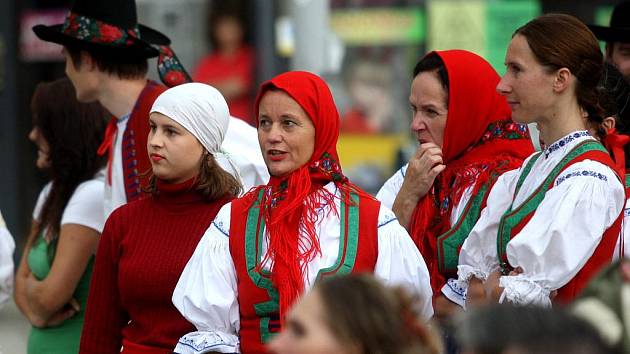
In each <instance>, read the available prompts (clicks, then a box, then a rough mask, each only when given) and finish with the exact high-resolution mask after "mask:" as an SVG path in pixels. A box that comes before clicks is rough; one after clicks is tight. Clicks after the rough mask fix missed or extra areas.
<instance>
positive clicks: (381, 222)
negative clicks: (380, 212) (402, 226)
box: [377, 212, 398, 228]
mask: <svg viewBox="0 0 630 354" xmlns="http://www.w3.org/2000/svg"><path fill="white" fill-rule="evenodd" d="M394 220H398V219H397V218H396V215H395V214H394V213H392V212H389V213H386V214H385V215H384V217H383V219H382V220H379V222H378V226H377V228H380V227H381V226H385V225H387V224H389V223H390V222H392V221H394Z"/></svg>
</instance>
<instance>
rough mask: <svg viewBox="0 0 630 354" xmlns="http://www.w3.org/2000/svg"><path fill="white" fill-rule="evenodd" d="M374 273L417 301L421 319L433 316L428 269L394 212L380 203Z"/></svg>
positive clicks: (426, 319)
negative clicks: (402, 288)
mask: <svg viewBox="0 0 630 354" xmlns="http://www.w3.org/2000/svg"><path fill="white" fill-rule="evenodd" d="M374 274H375V275H376V276H377V277H378V278H380V279H382V280H383V281H384V282H385V283H386V284H387V285H393V286H402V287H404V288H405V289H407V291H409V292H410V293H411V294H412V295H415V296H417V299H418V301H419V304H418V305H419V306H418V307H419V308H418V311H419V313H420V315H421V316H422V318H423V319H424V320H425V321H428V320H429V319H430V318H431V316H433V306H432V304H431V301H432V297H433V292H432V291H431V284H430V282H429V271H428V270H427V266H426V264H425V263H424V259H423V258H422V256H421V255H420V252H419V251H418V248H417V247H416V245H415V244H414V243H413V241H412V240H411V237H409V234H408V233H407V231H406V230H405V228H403V227H402V226H400V224H399V223H398V219H396V216H395V215H394V213H393V212H392V211H391V210H389V209H388V208H387V207H384V206H383V205H381V209H380V211H379V217H378V258H377V260H376V267H375V269H374Z"/></svg>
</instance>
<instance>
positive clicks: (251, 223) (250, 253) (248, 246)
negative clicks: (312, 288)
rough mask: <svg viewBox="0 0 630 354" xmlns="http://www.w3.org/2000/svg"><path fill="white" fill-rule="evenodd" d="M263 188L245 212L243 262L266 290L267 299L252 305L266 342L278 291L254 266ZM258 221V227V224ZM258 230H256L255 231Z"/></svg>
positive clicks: (260, 231) (262, 220)
mask: <svg viewBox="0 0 630 354" xmlns="http://www.w3.org/2000/svg"><path fill="white" fill-rule="evenodd" d="M263 193H264V190H261V191H260V193H259V194H258V199H257V200H256V201H255V202H254V203H253V205H252V206H251V207H250V208H249V211H248V212H247V224H246V228H245V262H246V265H247V274H249V277H250V278H251V280H252V282H253V283H254V284H256V286H257V287H259V288H262V289H265V290H267V293H268V294H269V299H270V300H269V301H265V302H261V303H258V304H255V305H254V310H255V311H256V315H257V316H258V317H260V340H261V342H262V343H267V342H268V341H269V340H270V339H271V338H272V336H273V334H272V333H271V332H270V331H269V321H270V319H271V315H272V314H274V313H278V311H280V301H279V299H280V296H279V294H278V291H277V290H276V289H275V288H274V287H273V283H272V282H271V279H269V278H266V277H264V276H263V275H262V274H260V273H259V272H258V271H256V266H257V265H258V263H259V259H258V250H259V249H260V248H261V247H262V240H263V236H264V234H263V230H264V229H265V218H261V217H260V208H259V204H260V200H261V198H262V195H263ZM258 223H260V227H259V225H258ZM257 230H258V232H257ZM257 241H258V242H257Z"/></svg>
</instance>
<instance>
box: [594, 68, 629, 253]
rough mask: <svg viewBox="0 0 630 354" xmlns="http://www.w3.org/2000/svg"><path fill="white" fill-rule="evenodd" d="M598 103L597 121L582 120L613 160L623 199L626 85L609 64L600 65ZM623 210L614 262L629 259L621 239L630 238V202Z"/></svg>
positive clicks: (626, 148) (626, 165)
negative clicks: (598, 114) (600, 110)
mask: <svg viewBox="0 0 630 354" xmlns="http://www.w3.org/2000/svg"><path fill="white" fill-rule="evenodd" d="M599 103H600V106H601V107H602V109H603V110H604V114H603V115H602V117H601V121H600V120H589V119H587V117H585V118H584V120H585V122H586V125H587V128H588V130H589V132H590V133H591V135H592V136H594V137H595V138H597V139H598V140H599V141H600V142H601V143H602V144H604V146H605V147H606V150H608V152H609V153H610V155H611V157H612V158H613V160H614V162H615V168H616V171H617V174H618V175H619V176H620V177H622V178H623V179H624V182H625V185H624V186H625V187H626V198H627V197H628V196H629V195H630V188H629V186H630V179H629V178H630V176H629V175H628V168H629V166H630V158H626V156H630V155H628V153H629V152H630V83H628V81H626V80H625V79H624V78H623V75H622V74H621V72H620V71H619V70H618V69H617V68H616V67H615V66H614V65H612V64H610V63H605V64H604V72H603V75H602V79H601V81H600V99H599ZM624 210H625V212H624V215H625V216H624V223H623V227H622V230H621V235H620V237H619V240H618V241H617V245H616V246H615V253H614V255H613V258H614V259H617V258H620V257H623V256H624V255H626V256H630V253H629V252H630V245H628V243H626V242H625V238H626V237H630V220H628V216H629V215H630V212H629V211H630V199H627V200H626V206H625V208H624Z"/></svg>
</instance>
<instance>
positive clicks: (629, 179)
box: [625, 173, 630, 188]
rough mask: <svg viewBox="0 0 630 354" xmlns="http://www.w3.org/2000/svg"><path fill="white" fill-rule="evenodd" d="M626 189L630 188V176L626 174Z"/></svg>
mask: <svg viewBox="0 0 630 354" xmlns="http://www.w3.org/2000/svg"><path fill="white" fill-rule="evenodd" d="M625 184H626V185H625V187H626V188H630V174H628V173H626V183H625Z"/></svg>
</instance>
